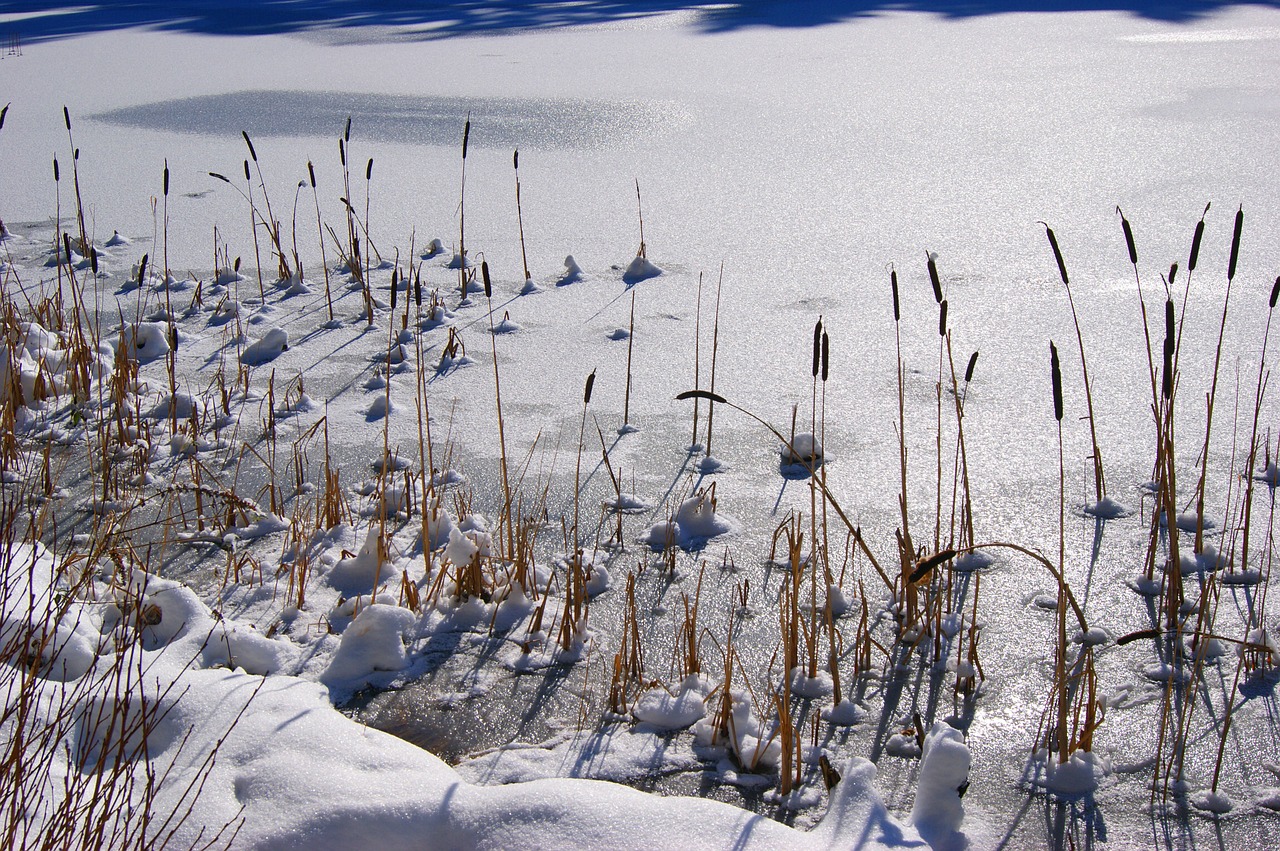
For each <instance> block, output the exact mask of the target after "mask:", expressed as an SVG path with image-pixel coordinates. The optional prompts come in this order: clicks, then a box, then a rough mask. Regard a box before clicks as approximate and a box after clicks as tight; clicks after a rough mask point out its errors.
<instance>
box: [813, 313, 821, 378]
mask: <svg viewBox="0 0 1280 851" xmlns="http://www.w3.org/2000/svg"><path fill="white" fill-rule="evenodd" d="M821 357H822V317H821V316H819V317H818V321H817V322H815V323H814V325H813V377H814V378H817V377H818V366H819V362H820V359H821Z"/></svg>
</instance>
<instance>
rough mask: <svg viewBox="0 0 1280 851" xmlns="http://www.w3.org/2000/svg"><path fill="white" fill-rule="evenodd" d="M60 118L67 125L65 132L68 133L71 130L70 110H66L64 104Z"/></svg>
mask: <svg viewBox="0 0 1280 851" xmlns="http://www.w3.org/2000/svg"><path fill="white" fill-rule="evenodd" d="M62 120H63V121H64V122H65V123H66V125H67V132H68V133H70V132H71V112H70V111H68V109H67V107H66V106H65V105H64V106H63V107H62Z"/></svg>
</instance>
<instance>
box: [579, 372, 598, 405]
mask: <svg viewBox="0 0 1280 851" xmlns="http://www.w3.org/2000/svg"><path fill="white" fill-rule="evenodd" d="M595 383H596V371H595V370H594V369H593V370H591V374H590V375H588V376H587V386H586V387H584V388H583V390H582V404H583V405H590V404H591V388H592V386H593V385H595Z"/></svg>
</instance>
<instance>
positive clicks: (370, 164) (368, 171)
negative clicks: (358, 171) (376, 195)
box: [364, 157, 373, 183]
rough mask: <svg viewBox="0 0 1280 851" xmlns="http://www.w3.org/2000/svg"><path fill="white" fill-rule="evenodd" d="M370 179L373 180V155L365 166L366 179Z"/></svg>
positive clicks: (367, 180)
mask: <svg viewBox="0 0 1280 851" xmlns="http://www.w3.org/2000/svg"><path fill="white" fill-rule="evenodd" d="M370 180H373V157H369V162H368V164H367V165H366V166H365V167H364V181H365V183H368V182H369V181H370Z"/></svg>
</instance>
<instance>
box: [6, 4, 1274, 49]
mask: <svg viewBox="0 0 1280 851" xmlns="http://www.w3.org/2000/svg"><path fill="white" fill-rule="evenodd" d="M1232 5H1255V6H1267V7H1272V8H1275V7H1278V6H1280V2H1277V0H1251V2H1248V3H1246V4H1240V3H1233V2H1229V0H1172V2H1161V0H1048V2H1033V0H973V2H947V0H897V2H895V0H802V2H785V0H738V2H730V3H723V4H716V5H715V6H714V7H712V8H708V7H706V6H704V5H703V4H701V3H690V2H681V1H680V0H583V2H579V3H563V2H555V0H551V1H550V2H548V0H532V1H531V2H522V0H495V2H486V3H477V2H457V0H455V2H418V3H405V2H401V0H311V2H298V0H165V2H161V0H137V2H129V3H84V2H79V3H71V2H49V3H41V2H23V0H3V2H0V15H13V16H15V19H14V20H12V21H10V23H9V24H8V26H7V27H6V29H8V30H9V31H10V32H13V33H15V34H17V35H18V36H19V37H20V38H21V39H22V40H23V41H24V42H27V43H28V44H36V43H39V42H44V41H55V40H58V39H64V38H71V37H75V36H81V35H89V34H91V33H102V32H112V31H116V30H123V29H133V28H148V29H157V30H162V31H169V32H181V33H197V34H201V35H267V34H289V33H300V32H307V33H311V34H318V35H320V36H321V37H330V38H333V39H334V40H339V41H342V40H351V41H381V40H388V39H391V40H407V41H422V40H432V39H442V38H450V37H454V36H467V35H483V34H501V33H508V32H519V31H525V30H554V29H561V28H565V27H574V26H582V25H589V24H608V23H626V22H634V21H637V20H643V19H645V18H648V17H653V16H657V15H663V14H667V13H671V12H683V13H686V18H687V20H688V21H689V26H691V27H692V28H693V29H694V30H695V31H698V32H705V33H722V32H731V31H734V30H739V29H743V28H746V27H779V28H799V27H814V26H821V25H824V24H831V23H838V22H842V21H851V20H856V19H859V18H866V17H873V16H876V15H880V14H884V13H888V12H902V11H908V12H924V13H927V14H932V15H938V16H940V17H943V18H949V19H964V18H971V17H977V16H982V15H995V14H1003V13H1007V12H1067V11H1114V12H1127V13H1129V14H1132V15H1135V16H1138V17H1142V18H1147V19H1151V20H1158V21H1168V22H1175V23H1180V22H1189V21H1194V20H1197V19H1199V18H1202V17H1204V16H1206V15H1209V14H1211V13H1213V12H1215V11H1218V10H1220V9H1222V8H1224V7H1227V6H1232Z"/></svg>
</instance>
